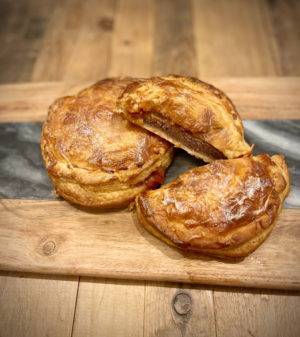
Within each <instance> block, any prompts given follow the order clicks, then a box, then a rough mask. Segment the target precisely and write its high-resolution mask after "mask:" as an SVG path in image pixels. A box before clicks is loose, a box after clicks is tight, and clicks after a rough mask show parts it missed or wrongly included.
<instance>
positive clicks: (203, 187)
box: [136, 155, 290, 257]
mask: <svg viewBox="0 0 300 337" xmlns="http://www.w3.org/2000/svg"><path fill="white" fill-rule="evenodd" d="M289 188H290V182H289V174H288V169H287V166H286V164H285V161H284V159H283V157H282V156H280V155H274V156H272V157H270V156H268V155H259V156H255V157H244V158H238V159H229V160H218V161H215V162H214V163H212V164H209V165H205V166H201V167H198V168H194V169H191V170H190V171H188V172H186V173H183V174H182V175H181V176H179V177H178V178H177V179H175V180H174V181H173V182H172V183H170V184H167V185H165V186H163V187H161V188H160V189H158V190H154V191H147V192H144V193H143V194H142V195H141V196H139V197H138V198H137V199H136V206H137V213H138V217H139V219H140V221H141V223H142V224H143V225H144V226H145V227H146V228H147V229H148V230H149V231H150V232H151V233H153V234H154V235H156V236H158V237H159V238H160V239H162V240H164V241H166V242H167V243H169V244H172V245H176V246H177V247H179V248H181V249H183V250H188V251H195V252H201V253H204V254H208V255H215V256H220V257H244V256H247V255H248V254H249V253H251V252H252V251H253V250H255V249H256V248H257V247H258V246H259V245H260V244H261V243H262V242H263V241H264V239H265V238H266V237H267V235H268V234H269V233H270V231H271V230H272V228H273V226H274V224H275V220H276V218H277V216H278V214H279V212H280V210H281V207H282V204H283V201H284V198H285V197H286V195H287V193H288V191H289Z"/></svg>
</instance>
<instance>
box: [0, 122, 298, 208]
mask: <svg viewBox="0 0 300 337" xmlns="http://www.w3.org/2000/svg"><path fill="white" fill-rule="evenodd" d="M244 125H245V129H246V138H247V140H248V142H249V143H250V144H252V143H254V144H255V148H254V153H255V154H258V153H269V154H275V153H282V154H284V155H285V157H286V160H287V163H288V166H289V169H290V173H291V177H292V190H291V192H290V194H289V197H288V198H287V200H286V207H300V120H297V121H245V122H244ZM40 131H41V123H4V124H0V197H2V198H21V199H55V198H56V196H55V194H54V193H53V189H52V186H51V182H50V181H49V178H48V176H47V173H46V171H45V169H44V166H43V163H42V158H41V154H40V147H39V141H40ZM198 165H203V162H202V161H200V160H197V159H195V158H193V157H191V156H189V155H188V154H186V153H185V152H184V151H181V150H177V152H176V155H175V158H174V161H173V164H172V165H171V167H170V168H169V170H168V173H167V179H166V180H167V181H171V180H172V179H173V178H175V177H176V176H178V174H180V173H182V172H184V171H186V170H187V169H189V168H191V167H194V166H198Z"/></svg>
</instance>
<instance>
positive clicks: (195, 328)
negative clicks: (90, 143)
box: [0, 0, 300, 337]
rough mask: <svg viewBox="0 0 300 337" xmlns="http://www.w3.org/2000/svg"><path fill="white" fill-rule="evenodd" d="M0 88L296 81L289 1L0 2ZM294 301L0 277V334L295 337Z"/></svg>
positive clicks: (298, 51)
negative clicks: (116, 81)
mask: <svg viewBox="0 0 300 337" xmlns="http://www.w3.org/2000/svg"><path fill="white" fill-rule="evenodd" d="M0 5H1V7H0V16H1V17H0V20H1V25H0V46H1V49H0V81H1V82H2V83H15V82H25V81H26V82H28V81H35V82H38V81H71V82H76V81H85V80H87V81H90V80H97V79H99V78H102V77H105V76H114V75H133V76H149V75H152V74H160V73H181V74H186V75H194V76H198V77H201V78H204V79H205V78H211V77H241V76H248V77H252V76H256V77H257V76H299V75H300V62H299V55H300V45H299V38H300V36H299V34H300V32H299V28H300V26H299V21H300V2H299V1H297V0H295V1H263V0H252V1H248V0H244V1H243V0H231V1H226V0H223V1H221V0H220V1H210V0H194V1H192V0H191V1H185V0H182V1H179V0H173V1H172V0H157V1H150V0H145V1H139V0H130V1H128V0H115V1H113V0H112V1H110V0H100V1H96V0H88V1H87V0H85V1H77V0H73V1H72V0H69V1H68V0H67V1H59V0H40V1H35V0H27V1H26V0H23V1H21V0H19V1H8V0H1V1H0ZM299 332H300V297H299V293H295V292H290V293H288V292H283V291H270V290H268V291H266V290H247V289H235V288H226V289H225V288H219V287H205V286H190V285H185V284H163V283H151V282H132V281H131V282H130V281H118V280H115V281H112V280H105V279H91V278H78V277H47V276H39V275H28V274H26V275H20V274H8V273H5V272H2V273H1V275H0V336H1V337H6V336H7V337H10V336H14V337H18V336H28V337H29V336H30V337H32V336H39V337H42V336H51V337H52V336H64V337H65V336H78V337H79V336H121V337H126V336H163V337H164V336H170V337H176V336H197V337H198V336H230V337H232V336H256V337H257V336H264V337H266V336H270V337H271V336H272V337H273V336H299Z"/></svg>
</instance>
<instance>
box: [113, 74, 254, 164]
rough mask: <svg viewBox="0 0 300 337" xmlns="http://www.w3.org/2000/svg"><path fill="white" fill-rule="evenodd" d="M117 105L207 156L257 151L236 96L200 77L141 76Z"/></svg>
mask: <svg viewBox="0 0 300 337" xmlns="http://www.w3.org/2000/svg"><path fill="white" fill-rule="evenodd" d="M117 105H118V107H119V110H120V111H121V112H122V113H124V114H125V116H126V117H127V118H128V119H129V120H130V121H131V122H133V123H135V124H137V125H140V126H142V127H144V128H145V129H147V130H149V131H151V132H153V133H155V134H157V135H159V136H160V137H162V138H164V139H167V140H168V141H170V142H171V143H173V144H174V145H175V146H177V147H180V148H182V149H184V150H186V151H187V152H189V153H190V154H191V155H194V156H196V157H198V158H201V159H203V160H204V161H206V162H211V161H213V160H215V159H222V158H238V157H241V156H244V155H248V154H250V153H251V148H250V146H249V145H248V144H247V143H246V142H245V140H244V129H243V125H242V122H241V119H240V117H239V115H238V113H237V111H236V109H235V107H234V105H233V104H232V102H231V101H230V99H229V98H228V97H227V96H226V95H225V94H224V93H223V92H222V91H220V90H218V89H217V88H215V87H213V86H212V85H210V84H207V83H204V82H202V81H200V80H197V79H194V78H188V77H180V76H174V75H170V76H167V77H153V78H150V79H143V80H138V81H136V82H134V83H132V84H130V85H129V86H128V87H127V88H126V89H125V91H124V93H123V95H122V96H121V97H120V99H119V100H118V103H117Z"/></svg>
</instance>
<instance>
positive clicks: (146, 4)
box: [108, 0, 153, 77]
mask: <svg viewBox="0 0 300 337" xmlns="http://www.w3.org/2000/svg"><path fill="white" fill-rule="evenodd" d="M152 52H153V3H152V1H151V0H146V1H139V0H132V1H127V0H120V1H119V2H118V5H117V9H116V18H115V31H114V34H113V40H112V55H111V65H110V68H109V71H108V75H109V76H133V77H134V76H136V77H143V76H151V64H152Z"/></svg>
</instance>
